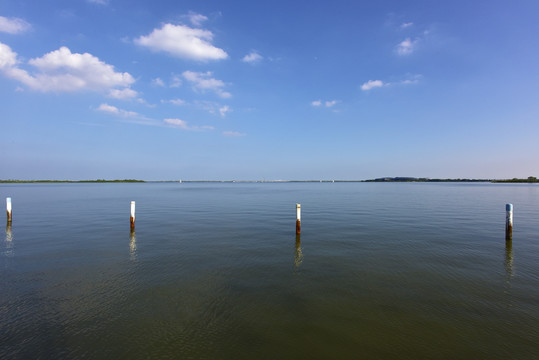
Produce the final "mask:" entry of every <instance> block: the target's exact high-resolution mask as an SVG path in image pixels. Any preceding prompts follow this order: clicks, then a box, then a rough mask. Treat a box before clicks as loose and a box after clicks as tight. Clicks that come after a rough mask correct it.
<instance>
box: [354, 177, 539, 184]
mask: <svg viewBox="0 0 539 360" xmlns="http://www.w3.org/2000/svg"><path fill="white" fill-rule="evenodd" d="M365 182H492V183H537V182H539V181H538V180H537V178H536V177H535V176H529V177H528V178H527V179H518V178H513V179H506V180H496V179H429V178H414V177H385V178H377V179H372V180H365Z"/></svg>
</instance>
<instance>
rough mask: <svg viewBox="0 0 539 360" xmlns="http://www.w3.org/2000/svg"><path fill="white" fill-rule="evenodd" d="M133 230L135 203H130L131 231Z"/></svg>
mask: <svg viewBox="0 0 539 360" xmlns="http://www.w3.org/2000/svg"><path fill="white" fill-rule="evenodd" d="M134 228H135V202H134V201H131V230H133V229H134Z"/></svg>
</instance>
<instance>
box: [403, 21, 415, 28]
mask: <svg viewBox="0 0 539 360" xmlns="http://www.w3.org/2000/svg"><path fill="white" fill-rule="evenodd" d="M413 25H414V23H413V22H408V23H403V24H401V29H406V28H409V27H410V26H413Z"/></svg>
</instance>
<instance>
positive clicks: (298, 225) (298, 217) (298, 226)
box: [296, 204, 301, 235]
mask: <svg viewBox="0 0 539 360" xmlns="http://www.w3.org/2000/svg"><path fill="white" fill-rule="evenodd" d="M300 233H301V204H296V235H299V234H300Z"/></svg>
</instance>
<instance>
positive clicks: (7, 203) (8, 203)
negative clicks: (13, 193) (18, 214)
mask: <svg viewBox="0 0 539 360" xmlns="http://www.w3.org/2000/svg"><path fill="white" fill-rule="evenodd" d="M6 212H7V222H8V223H11V198H10V197H8V198H6Z"/></svg>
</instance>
